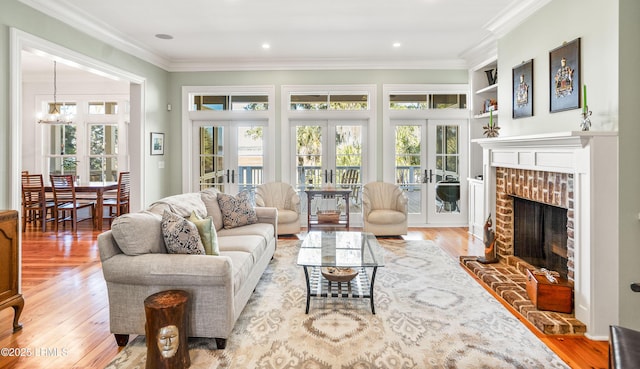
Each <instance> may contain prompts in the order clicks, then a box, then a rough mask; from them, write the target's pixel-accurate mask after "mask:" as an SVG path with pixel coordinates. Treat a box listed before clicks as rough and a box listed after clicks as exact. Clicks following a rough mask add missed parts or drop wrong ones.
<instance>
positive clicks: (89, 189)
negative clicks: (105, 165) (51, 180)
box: [44, 182, 118, 231]
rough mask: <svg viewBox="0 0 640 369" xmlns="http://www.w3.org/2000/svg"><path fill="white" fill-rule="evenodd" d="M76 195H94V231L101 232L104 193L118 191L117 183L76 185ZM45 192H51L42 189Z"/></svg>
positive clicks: (49, 187)
mask: <svg viewBox="0 0 640 369" xmlns="http://www.w3.org/2000/svg"><path fill="white" fill-rule="evenodd" d="M74 187H75V190H76V193H78V192H80V193H95V194H96V214H95V222H96V229H97V230H98V231H101V230H102V222H103V220H104V214H103V213H104V204H103V201H104V193H105V192H107V191H113V190H117V189H118V182H89V183H85V184H77V185H75V186H74ZM44 190H45V192H53V189H52V188H51V186H45V187H44Z"/></svg>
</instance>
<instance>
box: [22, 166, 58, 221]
mask: <svg viewBox="0 0 640 369" xmlns="http://www.w3.org/2000/svg"><path fill="white" fill-rule="evenodd" d="M54 208H55V204H54V202H53V201H48V200H47V198H46V193H45V190H44V181H43V179H42V174H24V173H23V174H22V231H23V232H24V231H25V230H26V228H27V222H29V223H32V222H33V223H34V224H37V223H38V221H39V222H40V225H41V227H42V231H43V232H45V231H46V230H47V222H50V221H55V219H56V216H55V212H54ZM47 214H50V215H51V216H50V217H47Z"/></svg>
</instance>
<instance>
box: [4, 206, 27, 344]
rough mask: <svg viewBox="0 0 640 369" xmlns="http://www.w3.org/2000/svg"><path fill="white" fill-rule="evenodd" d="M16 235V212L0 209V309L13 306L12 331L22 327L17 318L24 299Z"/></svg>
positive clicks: (17, 234) (17, 235)
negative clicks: (20, 291)
mask: <svg viewBox="0 0 640 369" xmlns="http://www.w3.org/2000/svg"><path fill="white" fill-rule="evenodd" d="M18 237H19V233H18V212H17V211H15V210H3V211H0V310H3V309H5V308H8V307H12V308H13V310H14V317H13V331H14V332H15V331H18V330H20V329H22V325H21V324H20V323H19V322H18V320H19V319H20V314H21V313H22V308H23V307H24V299H23V298H22V295H21V294H20V293H19V288H18V275H19V273H20V269H19V268H20V262H19V258H18V255H19V250H18V248H19V246H20V245H19V238H18Z"/></svg>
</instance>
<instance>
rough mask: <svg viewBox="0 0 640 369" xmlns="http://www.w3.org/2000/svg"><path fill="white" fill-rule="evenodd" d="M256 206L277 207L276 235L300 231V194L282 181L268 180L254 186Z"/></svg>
mask: <svg viewBox="0 0 640 369" xmlns="http://www.w3.org/2000/svg"><path fill="white" fill-rule="evenodd" d="M256 206H267V207H273V208H277V209H278V235H281V234H295V233H300V196H298V193H297V192H296V191H295V190H294V189H293V187H292V186H291V185H290V184H288V183H284V182H269V183H265V184H261V185H259V186H257V187H256Z"/></svg>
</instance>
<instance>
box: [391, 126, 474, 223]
mask: <svg viewBox="0 0 640 369" xmlns="http://www.w3.org/2000/svg"><path fill="white" fill-rule="evenodd" d="M391 124H392V127H393V132H394V143H395V144H394V147H395V158H394V176H395V182H396V184H397V185H399V186H400V187H401V188H402V189H403V191H404V192H405V194H406V195H407V198H408V200H409V224H413V225H422V224H463V223H465V222H466V202H465V201H464V198H466V194H465V193H463V192H464V191H463V190H464V188H463V187H462V186H461V180H462V179H463V177H464V176H465V175H466V169H465V168H466V166H467V159H466V145H465V144H464V143H465V142H466V139H467V137H466V136H467V135H466V131H467V130H466V124H467V122H466V121H464V120H393V121H391Z"/></svg>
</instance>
